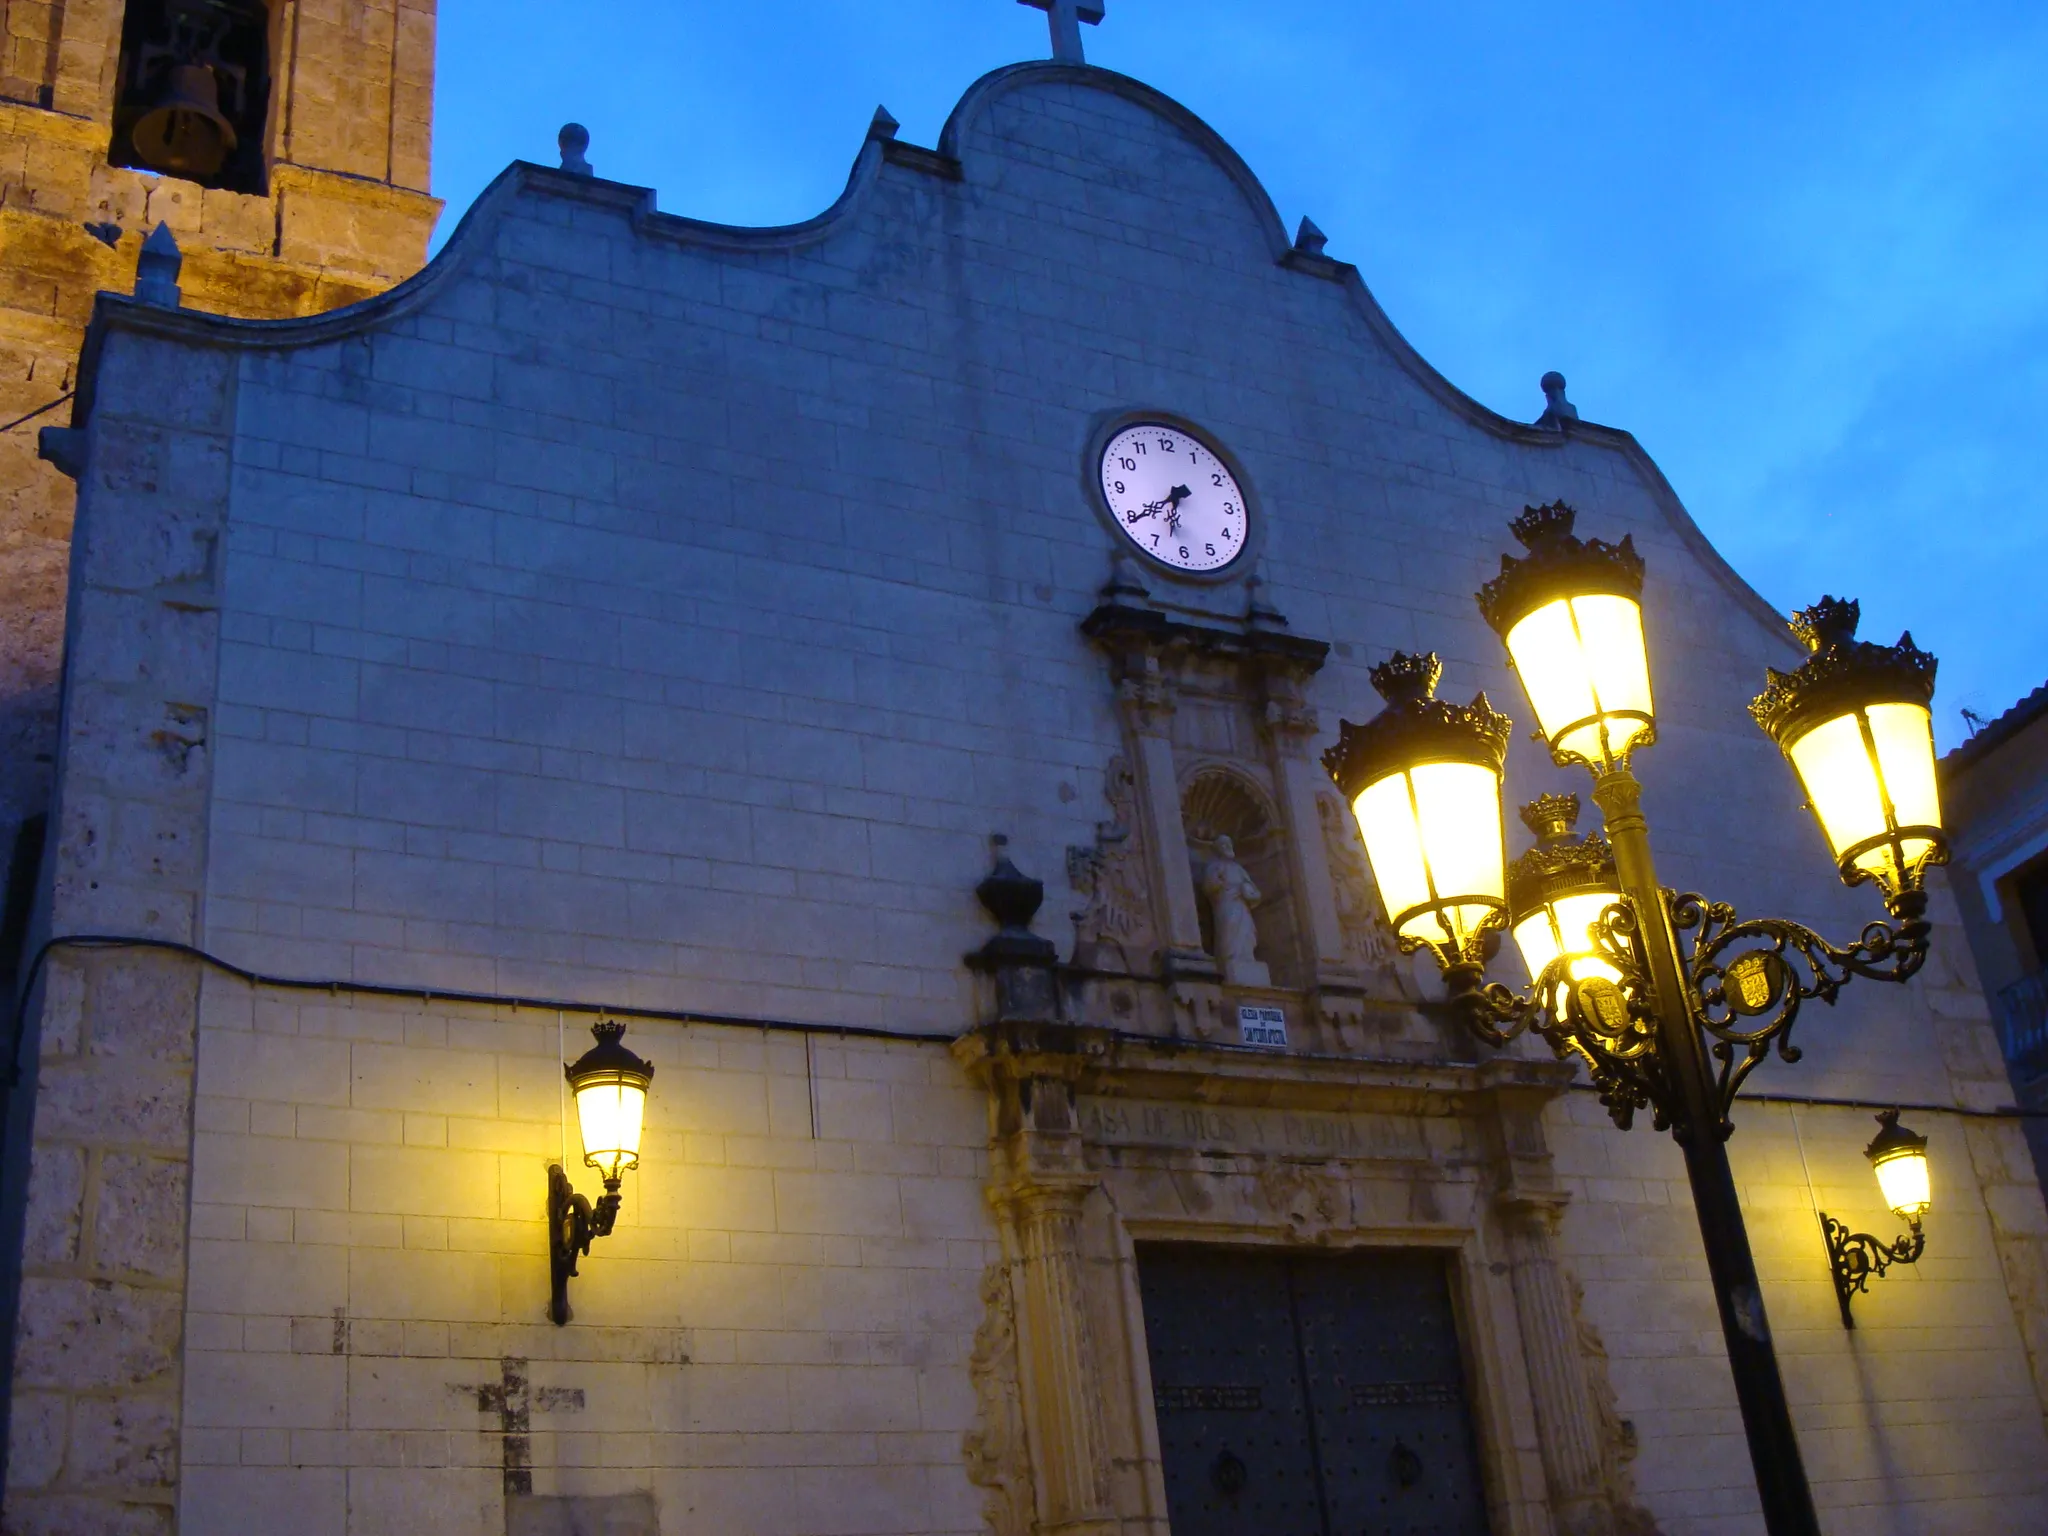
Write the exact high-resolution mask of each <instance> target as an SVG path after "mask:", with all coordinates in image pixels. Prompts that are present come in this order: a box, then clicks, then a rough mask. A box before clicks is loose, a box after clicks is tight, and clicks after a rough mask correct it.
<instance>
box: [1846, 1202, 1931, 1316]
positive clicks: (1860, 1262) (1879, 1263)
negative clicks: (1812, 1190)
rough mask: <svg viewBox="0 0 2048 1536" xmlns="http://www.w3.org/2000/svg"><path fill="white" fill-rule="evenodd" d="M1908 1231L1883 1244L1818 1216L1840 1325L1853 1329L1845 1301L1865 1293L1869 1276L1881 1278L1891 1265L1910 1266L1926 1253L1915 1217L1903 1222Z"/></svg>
mask: <svg viewBox="0 0 2048 1536" xmlns="http://www.w3.org/2000/svg"><path fill="white" fill-rule="evenodd" d="M1907 1225H1908V1226H1909V1227H1910V1228H1911V1230H1910V1231H1908V1232H1905V1233H1902V1234H1901V1235H1900V1236H1898V1237H1896V1238H1894V1239H1893V1240H1892V1241H1891V1242H1889V1243H1887V1242H1885V1241H1883V1240H1882V1239H1880V1238H1876V1237H1872V1236H1871V1235H1870V1234H1869V1233H1868V1232H1851V1231H1850V1230H1849V1228H1848V1227H1847V1225H1845V1224H1844V1223H1842V1222H1839V1221H1837V1220H1835V1218H1834V1217H1832V1216H1830V1215H1829V1214H1828V1213H1827V1212H1826V1211H1822V1212H1821V1213H1820V1230H1821V1235H1822V1236H1823V1237H1825V1238H1826V1239H1827V1245H1828V1269H1829V1272H1830V1273H1831V1274H1832V1275H1833V1276H1834V1281H1835V1299H1836V1300H1837V1301H1839V1302H1840V1303H1841V1304H1842V1326H1843V1327H1844V1328H1854V1327H1855V1326H1856V1319H1855V1316H1854V1315H1853V1314H1852V1313H1851V1312H1850V1311H1849V1298H1850V1297H1852V1296H1854V1295H1855V1294H1856V1293H1857V1292H1858V1291H1862V1292H1864V1293H1865V1294H1868V1293H1869V1289H1870V1281H1871V1279H1872V1278H1873V1277H1879V1278H1881V1277H1882V1276H1883V1275H1884V1272H1885V1271H1886V1270H1888V1269H1890V1268H1891V1267H1892V1266H1893V1265H1894V1264H1913V1263H1917V1262H1918V1261H1919V1258H1920V1255H1921V1254H1922V1253H1924V1252H1926V1250H1927V1234H1926V1233H1925V1232H1924V1231H1922V1230H1921V1227H1920V1222H1919V1220H1918V1218H1915V1219H1913V1220H1911V1221H1909V1222H1908V1223H1907Z"/></svg>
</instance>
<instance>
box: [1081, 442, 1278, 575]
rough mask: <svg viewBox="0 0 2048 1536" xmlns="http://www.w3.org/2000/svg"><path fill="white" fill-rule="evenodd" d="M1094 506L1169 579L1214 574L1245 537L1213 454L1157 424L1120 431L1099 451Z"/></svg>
mask: <svg viewBox="0 0 2048 1536" xmlns="http://www.w3.org/2000/svg"><path fill="white" fill-rule="evenodd" d="M1102 499H1103V502H1104V504H1105V505H1106V506H1108V508H1109V510H1110V514H1111V516H1112V517H1113V518H1114V519H1115V520H1116V526H1117V529H1118V531H1119V532H1121V533H1122V534H1123V536H1124V537H1125V538H1127V539H1129V540H1130V541H1131V542H1132V543H1133V544H1135V545H1136V546H1137V547H1138V548H1139V549H1141V550H1142V551H1144V552H1145V553H1146V554H1148V555H1150V556H1151V557H1152V558H1153V559H1154V560H1157V561H1159V562H1160V563H1161V564H1163V565H1169V566H1171V567H1173V569H1175V570H1177V571H1191V572H1198V573H1200V572H1209V571H1220V570H1222V569H1223V568H1224V567H1225V566H1226V565H1229V564H1230V563H1231V561H1233V560H1235V559H1236V558H1237V557H1238V555H1239V554H1240V553H1242V552H1243V550H1244V544H1245V536H1246V534H1247V533H1248V532H1249V531H1250V526H1251V520H1250V515H1249V514H1248V513H1247V512H1246V510H1245V500H1244V492H1243V491H1242V490H1240V489H1239V488H1238V484H1237V479H1236V477H1235V476H1233V475H1232V474H1231V472H1230V469H1229V467H1228V466H1227V465H1226V464H1224V462H1223V461H1222V460H1221V459H1220V458H1218V457H1217V456H1216V452H1215V450H1214V449H1212V448H1210V447H1209V445H1208V444H1206V443H1204V442H1203V441H1202V440H1201V439H1200V438H1197V437H1196V436H1194V434H1192V433H1190V432H1187V431H1185V430H1183V429H1182V428H1180V427H1171V426H1167V425H1166V424H1164V423H1163V422H1150V421H1147V422H1139V423H1138V424H1137V425H1135V426H1130V427H1125V428H1124V429H1123V430H1122V431H1121V432H1119V433H1117V434H1116V436H1114V437H1112V438H1111V439H1110V440H1109V444H1108V446H1107V447H1105V448H1104V449H1103V450H1102Z"/></svg>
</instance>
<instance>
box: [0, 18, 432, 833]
mask: <svg viewBox="0 0 2048 1536" xmlns="http://www.w3.org/2000/svg"><path fill="white" fill-rule="evenodd" d="M272 10H273V23H272V27H273V39H274V48H273V57H274V58H275V59H276V61H277V79H276V82H275V85H274V88H273V91H272V101H273V112H272V136H271V137H272V142H271V153H270V186H269V190H268V192H267V194H266V195H263V196H248V195H243V194H239V193H235V192H228V191H222V190H218V189H214V188H207V187H201V186H199V185H197V184H196V183H193V182H189V181H182V180H179V179H178V178H176V177H168V176H156V175H152V174H150V173H148V172H144V171H137V170H130V169H125V168H122V167H118V166H114V165H111V164H109V163H108V158H107V151H108V138H109V134H110V131H111V128H110V125H111V122H112V115H113V102H114V92H115V76H116V73H117V67H116V66H117V63H118V59H119V54H120V45H121V16H122V12H123V5H122V0H65V3H61V4H53V3H51V0H0V40H4V41H0V48H4V53H0V421H12V420H13V419H14V418H16V417H17V416H21V415H24V414H26V413H28V412H30V411H34V410H37V409H38V408H40V407H43V406H46V405H48V404H50V403H51V402H52V401H54V400H57V399H59V398H60V397H61V396H62V395H64V393H65V392H66V391H68V390H69V389H71V387H72V385H73V383H74V375H73V368H74V364H75V362H76V359H77V356H78V350H79V344H80V342H81V341H82V339H83V336H84V331H85V323H86V319H87V316H88V315H89V314H90V312H91V309H92V298H93V294H94V293H95V292H98V291H99V290H102V289H110V290H113V291H116V292H125V291H127V290H128V289H129V288H130V287H132V286H133V283H134V274H135V259H136V256H137V254H138V253H139V252H140V250H141V245H142V241H143V239H144V238H145V237H146V236H147V235H148V234H149V232H150V231H151V230H152V229H154V228H155V227H156V226H157V225H158V224H159V223H165V224H169V225H170V227H171V230H172V232H173V233H174V234H175V235H176V236H177V239H178V242H179V245H180V246H181V247H182V248H183V250H184V252H185V268H184V275H183V282H184V289H185V302H186V303H187V304H188V305H191V306H193V307H194V308H198V309H203V310H207V311H209V312H212V313H216V314H224V315H241V316H250V317H258V318H281V317H285V316H291V315H309V314H315V313H318V312H319V311H321V310H326V309H333V308H337V307H339V306H341V305H344V304H351V303H354V302H355V301H356V300H358V299H362V298H367V297H368V296H369V295H371V294H373V293H377V292H380V291H381V290H383V289H385V288H388V287H389V286H391V284H393V283H395V282H397V281H398V280H400V279H401V278H404V277H407V276H410V275H411V274H412V273H413V272H414V271H416V270H417V269H418V268H419V266H420V264H421V262H422V261H424V260H425V259H426V243H427V237H428V235H429V234H430V233H431V232H432V230H433V226H434V222H435V219H436V217H437V215H438V213H439V209H440V204H439V203H438V202H437V201H436V200H435V199H433V198H432V197H430V196H428V195H427V194H428V159H429V151H430V148H431V143H430V141H431V132H432V117H433V111H432V106H433V77H434V5H433V0H348V3H346V4H342V5H335V6H325V5H312V6H307V5H302V4H301V3H300V0H279V3H277V4H275V5H273V7H272ZM87 225H95V226H98V227H99V231H100V233H101V234H103V235H106V236H107V237H108V238H109V239H110V240H111V241H112V243H111V244H108V243H105V242H103V241H102V240H101V239H100V238H97V237H96V236H95V234H94V233H92V232H90V231H88V229H87V227H86V226H87ZM67 419H68V408H61V407H60V409H59V410H57V411H56V412H54V413H52V414H50V415H47V416H44V417H42V418H40V419H39V420H37V421H33V422H30V423H27V424H26V425H24V426H22V427H18V428H16V429H15V430H13V431H11V432H7V433H4V434H0V858H4V856H5V853H6V851H7V850H10V849H11V848H12V846H13V840H14V831H15V828H16V826H17V825H18V824H19V822H20V821H21V820H22V818H23V817H25V816H30V815H34V814H35V813H37V812H39V811H42V810H44V809H45V808H46V806H47V804H48V800H49V793H50V779H51V763H52V760H53V752H54V737H55V729H56V718H57V680H58V670H59V667H60V665H61V662H62V650H63V628H64V585H65V558H66V556H65V551H66V546H67V544H68V543H69V538H70V529H71V515H72V505H73V496H72V487H71V484H70V482H69V481H67V480H65V479H64V478H63V477H62V476H61V475H59V474H58V473H57V472H56V470H54V469H53V468H51V467H50V466H49V465H47V464H43V463H40V462H38V460H37V458H36V430H37V428H38V427H40V426H49V425H62V424H63V423H64V422H65V421H66V420H67Z"/></svg>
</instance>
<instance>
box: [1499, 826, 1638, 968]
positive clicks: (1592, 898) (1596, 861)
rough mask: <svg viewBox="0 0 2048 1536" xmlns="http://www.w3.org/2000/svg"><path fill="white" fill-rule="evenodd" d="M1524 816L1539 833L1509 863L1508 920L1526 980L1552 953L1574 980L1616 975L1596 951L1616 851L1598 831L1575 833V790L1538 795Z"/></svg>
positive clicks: (1615, 894) (1610, 901)
mask: <svg viewBox="0 0 2048 1536" xmlns="http://www.w3.org/2000/svg"><path fill="white" fill-rule="evenodd" d="M1521 816H1522V824H1523V825H1524V826H1526V827H1528V829H1529V830H1530V831H1531V832H1534V833H1535V834H1536V846H1535V847H1534V848H1531V849H1530V850H1529V851H1528V852H1527V853H1525V854H1523V855H1522V856H1521V857H1520V858H1518V859H1516V860H1515V862H1514V863H1513V864H1512V865H1511V866H1510V867H1509V869H1508V924H1509V926H1510V928H1511V929H1512V930H1513V932H1514V935H1515V943H1516V945H1517V946H1518V947H1519V948H1520V949H1521V951H1522V959H1523V960H1524V961H1525V962H1526V963H1527V965H1528V967H1529V976H1530V979H1531V980H1535V981H1541V980H1542V977H1543V973H1544V972H1545V971H1546V970H1548V969H1549V968H1550V966H1551V965H1552V964H1553V963H1554V962H1555V961H1557V960H1559V959H1563V960H1564V961H1565V962H1566V967H1565V968H1566V973H1567V974H1568V975H1569V976H1570V978H1571V979H1572V980H1573V981H1575V982H1577V981H1588V980H1590V979H1592V978H1593V977H1596V976H1597V977H1599V978H1600V979H1601V980H1603V981H1609V982H1619V981H1620V980H1621V975H1620V973H1619V972H1618V971H1616V970H1615V968H1614V967H1613V966H1612V965H1610V964H1609V963H1608V962H1607V961H1605V960H1603V959H1601V958H1600V955H1599V950H1598V947H1597V946H1596V945H1595V944H1594V942H1593V934H1594V932H1595V930H1596V929H1597V927H1598V926H1599V922H1600V914H1601V913H1603V912H1605V911H1606V910H1607V909H1608V908H1609V907H1612V906H1615V905H1616V904H1618V903H1619V902H1620V901H1621V881H1620V879H1619V877H1618V876H1617V875H1616V874H1615V870H1614V853H1613V850H1611V849H1610V848H1609V847H1608V846H1607V840H1606V839H1605V838H1603V837H1601V836H1600V834H1599V833H1597V832H1594V833H1589V834H1587V835H1586V836H1585V837H1583V838H1580V837H1574V836H1573V835H1572V829H1573V828H1574V827H1576V826H1577V825H1578V821H1579V797H1578V796H1577V795H1541V796H1539V797H1537V798H1536V799H1535V800H1533V801H1531V802H1530V803H1529V804H1528V805H1525V806H1523V807H1522V810H1521Z"/></svg>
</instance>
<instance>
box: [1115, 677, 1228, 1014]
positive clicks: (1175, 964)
mask: <svg viewBox="0 0 2048 1536" xmlns="http://www.w3.org/2000/svg"><path fill="white" fill-rule="evenodd" d="M1120 660H1121V662H1122V664H1123V669H1124V676H1123V677H1122V678H1121V679H1120V680H1119V681H1118V683H1117V692H1116V696H1117V703H1118V705H1119V706H1120V708H1121V709H1122V711H1123V716H1124V724H1125V725H1126V727H1127V728H1128V729H1129V731H1130V739H1131V767H1132V769H1133V770H1134V771H1135V773H1136V775H1137V780H1138V814H1139V816H1140V818H1141V827H1142V832H1143V841H1144V844H1145V849H1146V851H1147V852H1148V853H1150V854H1151V856H1152V870H1151V874H1152V889H1153V890H1155V891H1157V892H1158V893H1159V894H1160V897H1161V898H1162V902H1163V905H1164V907H1165V918H1166V953H1167V962H1168V965H1169V966H1170V967H1171V968H1172V969H1173V970H1174V971H1175V972H1176V973H1179V974H1195V975H1214V974H1215V970H1216V966H1215V962H1214V961H1212V960H1211V959H1210V958H1209V955H1208V952H1207V951H1205V950H1204V949H1203V948H1202V915H1201V909H1200V908H1199V907H1197V906H1196V904H1195V876H1194V870H1193V867H1192V866H1191V865H1190V864H1189V862H1188V841H1187V832H1186V829H1185V828H1184V827H1183V826H1182V825H1181V815H1180V780H1179V777H1178V775H1177V774H1176V772H1175V770H1174V765H1173V736H1172V729H1173V710H1174V690H1173V683H1172V681H1171V679H1169V678H1168V677H1167V676H1166V675H1165V674H1164V673H1163V672H1162V670H1161V668H1160V665H1159V657H1158V655H1157V654H1156V653H1155V652H1151V651H1145V652H1138V653H1127V654H1126V655H1124V656H1123V657H1121V658H1120Z"/></svg>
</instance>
